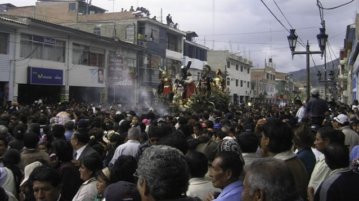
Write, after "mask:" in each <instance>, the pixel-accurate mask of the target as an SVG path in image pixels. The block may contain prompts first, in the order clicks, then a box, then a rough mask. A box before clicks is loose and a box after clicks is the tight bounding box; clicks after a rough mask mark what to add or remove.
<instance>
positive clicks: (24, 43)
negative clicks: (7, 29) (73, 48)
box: [20, 34, 66, 62]
mask: <svg viewBox="0 0 359 201" xmlns="http://www.w3.org/2000/svg"><path fill="white" fill-rule="evenodd" d="M65 46H66V45H65V41H61V40H57V39H54V38H50V37H43V36H36V35H30V34H21V52H20V56H21V57H26V58H36V59H43V60H50V61H58V62H65Z"/></svg>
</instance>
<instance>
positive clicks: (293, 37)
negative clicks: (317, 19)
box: [287, 28, 328, 100]
mask: <svg viewBox="0 0 359 201" xmlns="http://www.w3.org/2000/svg"><path fill="white" fill-rule="evenodd" d="M319 30H320V33H319V34H318V35H317V39H318V43H319V48H320V51H310V46H309V42H308V41H307V45H306V48H305V51H295V48H296V45H297V39H298V36H297V34H296V33H295V29H291V30H290V35H289V36H288V37H287V39H288V43H289V48H290V50H291V52H292V57H293V56H294V55H295V54H305V55H306V64H307V65H306V69H307V98H308V100H309V98H310V60H309V55H311V54H320V55H322V56H323V52H324V50H325V46H326V42H327V39H328V35H327V34H325V28H320V29H319Z"/></svg>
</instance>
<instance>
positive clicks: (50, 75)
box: [28, 67, 63, 85]
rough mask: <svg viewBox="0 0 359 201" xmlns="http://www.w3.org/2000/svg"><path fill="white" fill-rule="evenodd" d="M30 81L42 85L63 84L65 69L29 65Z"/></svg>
mask: <svg viewBox="0 0 359 201" xmlns="http://www.w3.org/2000/svg"><path fill="white" fill-rule="evenodd" d="M28 83H29V84H40V85H63V70H58V69H49V68H37V67H29V68H28Z"/></svg>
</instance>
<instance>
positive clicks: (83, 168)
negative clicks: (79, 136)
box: [79, 155, 102, 181]
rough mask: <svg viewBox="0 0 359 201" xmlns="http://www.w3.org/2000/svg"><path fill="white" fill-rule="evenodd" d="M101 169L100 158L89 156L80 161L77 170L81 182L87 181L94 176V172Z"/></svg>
mask: <svg viewBox="0 0 359 201" xmlns="http://www.w3.org/2000/svg"><path fill="white" fill-rule="evenodd" d="M101 169H102V161H101V158H100V156H97V155H90V156H88V157H85V158H84V159H82V161H81V165H80V168H79V171H80V177H81V179H82V180H83V181H87V180H89V179H90V178H92V177H95V176H96V172H97V171H98V170H101Z"/></svg>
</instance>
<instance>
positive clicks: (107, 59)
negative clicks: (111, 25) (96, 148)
mask: <svg viewBox="0 0 359 201" xmlns="http://www.w3.org/2000/svg"><path fill="white" fill-rule="evenodd" d="M139 51H142V48H141V47H139V46H137V45H133V44H128V43H125V42H120V41H115V40H114V39H111V38H107V37H101V36H97V35H95V34H91V33H88V32H84V31H79V30H75V29H72V28H68V27H64V26H60V25H56V24H52V23H48V22H44V21H40V20H36V19H32V18H26V17H11V16H0V72H1V73H0V92H2V93H0V94H2V97H1V98H2V101H13V100H15V101H19V102H23V103H30V102H32V101H34V100H37V99H44V101H48V102H53V103H54V102H58V101H60V100H72V99H74V100H77V101H84V102H104V101H106V100H107V98H108V97H109V96H110V95H113V94H114V92H113V91H114V90H112V88H113V86H116V85H119V86H120V85H121V86H124V88H123V90H122V91H121V93H124V94H125V96H126V97H127V98H130V99H135V98H136V97H135V93H134V91H135V90H134V89H135V87H136V83H135V81H134V79H130V76H129V74H128V73H127V74H126V73H125V72H131V71H134V72H135V71H136V69H137V55H138V52H139ZM124 83H126V84H124ZM118 93H120V92H118Z"/></svg>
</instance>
